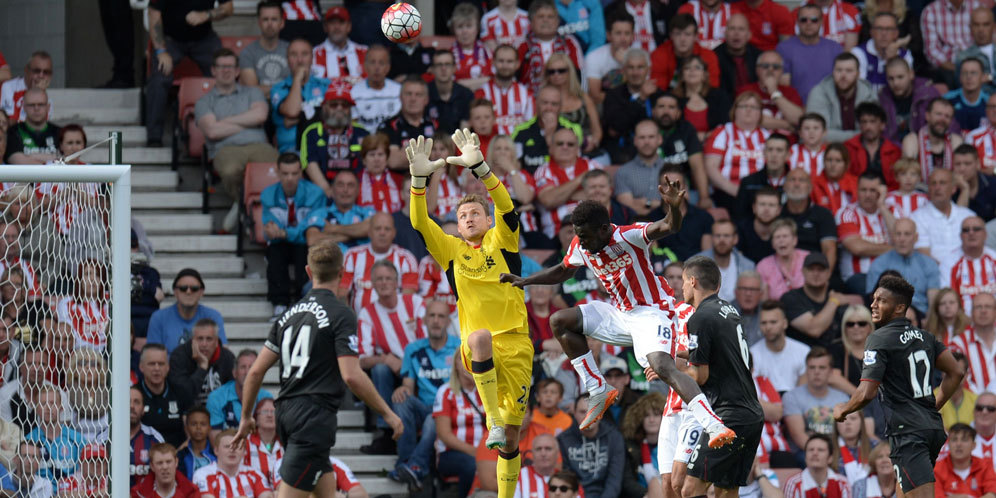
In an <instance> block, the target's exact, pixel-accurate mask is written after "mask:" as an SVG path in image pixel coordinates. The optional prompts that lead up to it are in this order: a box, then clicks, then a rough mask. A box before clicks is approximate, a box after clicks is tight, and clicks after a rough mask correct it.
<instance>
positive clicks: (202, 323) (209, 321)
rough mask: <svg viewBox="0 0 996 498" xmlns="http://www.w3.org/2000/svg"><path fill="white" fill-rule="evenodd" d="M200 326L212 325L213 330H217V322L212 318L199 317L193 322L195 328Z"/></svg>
mask: <svg viewBox="0 0 996 498" xmlns="http://www.w3.org/2000/svg"><path fill="white" fill-rule="evenodd" d="M200 327H214V329H215V331H216V332H217V330H218V322H216V321H214V320H212V319H210V318H201V319H200V320H197V321H196V322H194V328H195V329H196V328H200Z"/></svg>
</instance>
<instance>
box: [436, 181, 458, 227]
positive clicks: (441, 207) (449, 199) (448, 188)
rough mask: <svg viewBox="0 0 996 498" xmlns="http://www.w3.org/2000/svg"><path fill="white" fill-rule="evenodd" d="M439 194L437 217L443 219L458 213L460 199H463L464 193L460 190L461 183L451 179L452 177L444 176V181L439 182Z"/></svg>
mask: <svg viewBox="0 0 996 498" xmlns="http://www.w3.org/2000/svg"><path fill="white" fill-rule="evenodd" d="M438 192H439V195H438V196H437V199H436V216H438V217H439V218H443V217H445V216H446V215H447V214H450V213H451V212H453V211H456V208H457V205H458V204H460V199H463V196H464V191H463V189H462V188H460V184H459V183H457V182H456V181H455V180H453V178H450V175H443V178H442V180H440V181H439V190H438Z"/></svg>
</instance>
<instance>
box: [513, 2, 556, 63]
mask: <svg viewBox="0 0 996 498" xmlns="http://www.w3.org/2000/svg"><path fill="white" fill-rule="evenodd" d="M543 8H547V9H553V10H557V4H555V3H554V2H553V0H533V3H531V4H529V19H532V18H533V16H535V15H536V13H537V12H539V10H540V9H543ZM516 53H518V51H516Z"/></svg>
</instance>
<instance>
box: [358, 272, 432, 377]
mask: <svg viewBox="0 0 996 498" xmlns="http://www.w3.org/2000/svg"><path fill="white" fill-rule="evenodd" d="M371 278H372V279H373V286H374V290H375V291H376V293H377V299H376V300H375V301H373V302H370V303H368V304H367V305H366V306H364V307H363V308H362V309H361V310H360V312H359V313H358V316H357V322H359V333H358V334H357V335H358V336H359V341H360V360H361V361H360V363H361V365H362V364H364V363H365V362H363V360H364V359H365V358H370V357H377V356H383V355H394V356H396V357H397V358H398V360H400V359H401V358H403V357H404V356H405V346H407V345H408V344H409V343H411V342H414V341H415V340H417V339H420V338H422V337H423V336H424V335H425V333H424V332H423V331H422V316H423V315H424V313H425V309H424V308H423V307H422V298H421V297H420V296H418V295H416V294H401V293H399V292H398V270H397V269H396V268H395V267H394V265H393V264H392V263H391V262H390V261H387V260H383V259H382V260H380V261H378V262H376V263H374V266H373V270H372V271H371ZM398 365H399V368H400V363H399V364H398ZM364 368H369V367H367V366H366V365H364Z"/></svg>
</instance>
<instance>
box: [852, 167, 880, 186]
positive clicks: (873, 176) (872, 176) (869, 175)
mask: <svg viewBox="0 0 996 498" xmlns="http://www.w3.org/2000/svg"><path fill="white" fill-rule="evenodd" d="M861 180H875V181H877V182H882V183H883V184H884V183H885V182H884V181H882V177H881V176H879V174H878V173H875V172H874V171H871V170H865V172H864V173H861V176H859V177H858V181H859V182H860V181H861Z"/></svg>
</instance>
